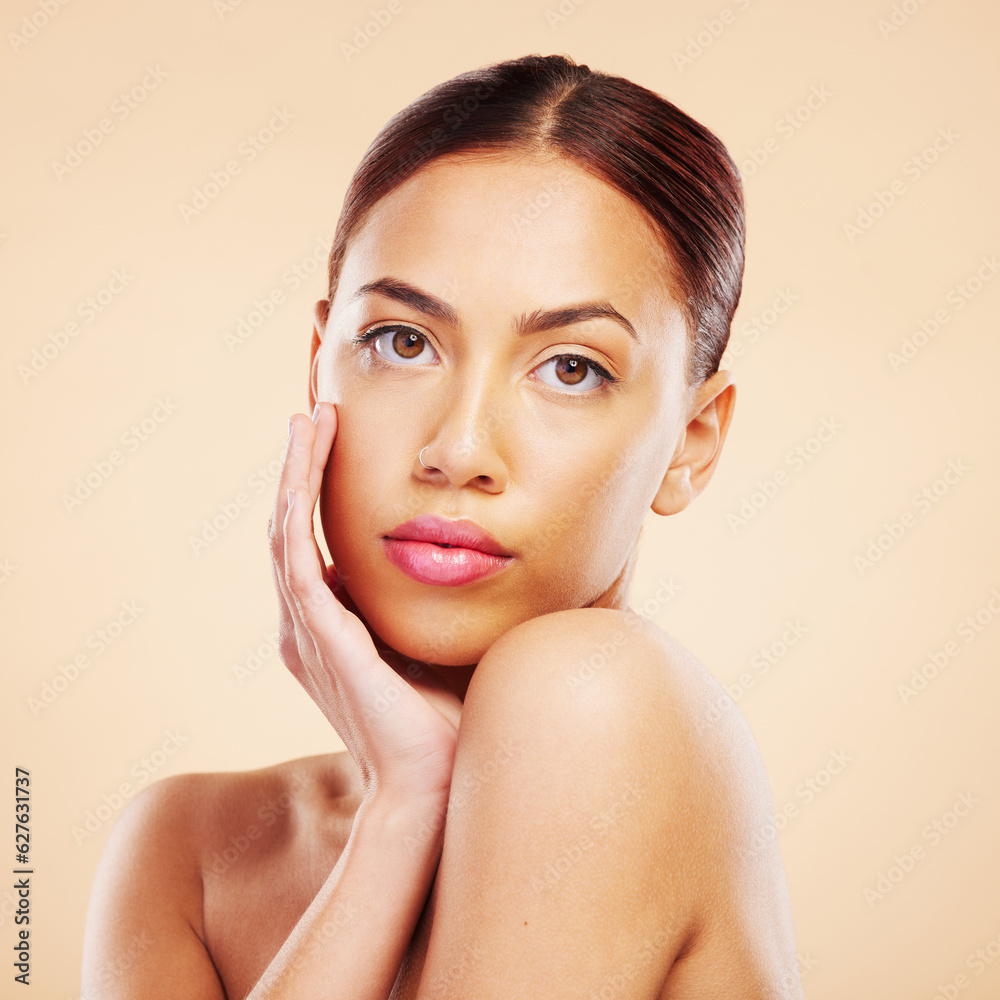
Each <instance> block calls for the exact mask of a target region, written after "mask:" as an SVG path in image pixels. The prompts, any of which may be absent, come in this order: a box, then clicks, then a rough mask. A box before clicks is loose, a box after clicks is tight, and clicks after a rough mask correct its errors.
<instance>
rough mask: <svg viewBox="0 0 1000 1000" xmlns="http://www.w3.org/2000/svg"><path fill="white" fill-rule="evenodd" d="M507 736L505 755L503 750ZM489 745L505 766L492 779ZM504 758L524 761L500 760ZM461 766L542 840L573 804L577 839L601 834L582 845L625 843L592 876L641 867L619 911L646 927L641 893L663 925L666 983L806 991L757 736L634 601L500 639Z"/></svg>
mask: <svg viewBox="0 0 1000 1000" xmlns="http://www.w3.org/2000/svg"><path fill="white" fill-rule="evenodd" d="M501 738H502V739H504V740H506V741H507V744H508V751H509V756H508V757H501V756H500V755H499V753H498V751H496V750H494V749H493V748H494V747H496V746H498V744H499V741H500V739H501ZM463 740H464V746H465V753H464V755H463ZM491 759H495V760H496V761H497V764H496V765H495V766H494V768H493V770H494V771H495V772H496V773H497V774H498V777H497V778H496V779H492V780H490V781H489V784H488V785H487V784H486V781H485V778H486V776H487V772H486V765H487V762H488V761H489V760H491ZM508 759H513V760H514V761H516V762H518V763H515V764H508V763H502V762H503V761H506V760H508ZM501 772H502V774H501ZM455 777H456V780H457V781H459V782H460V783H461V782H464V783H466V784H470V783H472V784H470V787H476V788H479V789H482V788H488V789H489V791H488V796H487V802H488V800H489V798H493V799H495V800H496V801H495V803H494V804H493V805H492V806H491V808H490V812H489V813H488V814H486V816H485V820H486V825H488V824H492V825H493V826H494V827H496V826H498V824H499V820H498V819H497V817H498V816H500V815H503V811H504V810H506V811H508V812H511V813H513V814H514V815H516V816H519V817H520V819H521V820H522V821H523V822H524V823H525V824H534V826H535V831H534V835H535V837H536V839H541V838H542V835H541V834H540V833H539V827H538V822H539V821H538V817H539V816H548V817H551V821H552V823H553V824H554V825H555V828H556V829H562V828H564V827H566V825H567V823H568V820H567V818H568V817H572V816H575V817H576V819H575V823H576V824H577V826H578V828H579V831H580V836H581V837H583V836H586V837H587V838H588V839H587V840H586V841H581V843H586V844H592V845H593V847H592V848H588V850H587V854H586V855H584V856H590V857H596V856H597V854H598V850H599V849H603V847H602V845H605V844H613V845H614V862H613V863H612V862H611V861H610V860H605V862H604V867H603V868H602V869H601V870H600V871H596V870H595V873H594V875H593V879H594V882H595V884H599V880H600V879H601V878H602V877H603V872H605V871H610V870H617V872H618V873H619V875H621V876H622V877H623V878H624V880H625V881H623V882H621V883H619V884H629V885H630V886H636V884H637V882H636V880H637V879H638V880H639V884H641V887H642V891H641V892H640V891H639V890H638V889H637V888H633V889H630V892H631V896H630V897H629V898H628V901H627V903H623V906H624V909H623V911H622V913H621V914H620V916H621V918H622V919H633V926H638V925H637V924H635V922H634V917H633V914H634V908H635V906H636V905H637V904H638V903H640V902H641V904H642V905H643V906H645V908H646V914H645V917H644V919H645V920H646V921H647V923H646V928H647V930H648V933H649V934H650V935H654V934H655V933H657V932H658V931H659V930H661V929H667V931H666V933H667V937H666V938H664V939H663V947H662V950H661V953H660V955H659V959H660V960H662V962H663V963H664V964H663V966H662V967H661V971H662V972H663V973H664V975H666V973H667V972H668V971H669V974H670V978H669V979H668V980H667V985H668V986H669V987H670V989H668V990H667V991H666V992H665V993H664V996H667V995H671V996H673V995H676V996H683V995H685V994H686V990H687V989H688V988H689V987H691V986H693V984H696V983H700V984H702V985H703V984H704V983H705V982H706V981H711V980H712V979H713V978H714V977H717V976H718V977H722V978H719V979H718V982H719V983H720V986H721V985H722V984H723V982H724V979H725V978H729V979H730V980H731V981H730V982H729V984H728V985H729V986H732V987H734V988H735V987H736V986H737V984H738V985H739V988H740V989H741V990H743V989H746V987H747V986H748V984H750V983H756V984H770V985H771V986H773V985H775V984H777V983H779V982H780V983H785V984H787V985H789V986H791V989H790V991H789V992H788V993H787V994H786V995H788V996H798V995H799V994H798V993H796V992H795V985H794V984H795V983H796V982H797V978H796V970H795V946H794V934H793V930H792V921H791V908H790V901H789V898H788V892H787V886H786V881H785V875H784V869H783V866H782V862H781V858H780V855H779V852H778V850H777V846H776V844H775V842H774V839H773V838H770V839H769V838H767V836H766V833H767V832H768V831H771V830H773V828H774V824H773V797H772V793H771V788H770V783H769V781H768V778H767V773H766V769H765V767H764V764H763V761H762V758H761V755H760V751H759V748H758V746H757V744H756V741H755V740H754V737H753V734H752V733H751V731H750V728H749V726H748V725H747V723H746V721H745V719H744V718H743V716H742V713H740V712H739V710H738V708H737V707H736V705H735V703H733V701H732V699H730V698H728V696H727V695H726V693H725V690H724V689H723V688H722V686H721V685H720V684H719V682H718V681H717V680H716V679H715V678H714V677H713V675H712V674H711V673H710V672H709V670H708V669H706V667H705V666H704V665H703V664H702V663H700V662H699V661H698V659H697V658H696V657H695V656H694V655H692V654H691V653H690V652H689V651H688V650H687V649H685V648H684V646H683V645H682V644H681V643H679V642H678V641H677V640H676V639H674V638H673V637H672V636H670V635H668V634H667V633H665V632H664V631H663V630H662V629H660V628H659V627H658V626H656V625H655V624H654V623H653V622H651V621H649V620H648V619H646V618H643V617H642V616H641V615H638V614H636V613H634V612H632V611H630V610H629V611H617V610H612V609H605V608H581V609H573V610H568V611H560V612H556V613H553V614H549V615H543V616H539V617H538V618H535V619H531V620H530V621H526V622H524V623H522V624H520V625H518V626H516V627H515V628H513V629H511V630H510V631H509V632H508V633H506V634H505V635H504V636H502V637H501V638H500V639H498V640H497V642H496V643H494V645H493V646H491V647H490V648H489V650H488V651H487V653H486V654H485V655H484V657H483V659H482V660H481V661H480V663H479V665H478V667H477V669H476V672H475V673H474V674H473V678H472V682H471V683H470V686H469V691H468V694H467V697H466V702H465V707H464V708H463V712H462V725H461V728H460V730H459V752H458V755H457V758H456V765H455ZM505 784H506V786H507V791H506V794H505V795H504V794H503V793H502V789H503V786H504V785H505ZM459 787H461V784H460V786H459ZM459 805H460V807H462V806H464V805H465V804H464V802H461V801H460V803H459ZM470 810H471V807H466V808H465V809H463V810H462V811H460V812H459V815H462V813H463V812H467V811H470ZM450 825H451V805H450V804H449V827H450ZM468 825H469V827H470V829H471V828H472V826H473V824H472V822H471V821H470V822H469V824H468ZM569 828H572V826H570V827H569ZM611 833H613V834H614V836H613V837H610V836H608V834H611ZM511 835H512V834H511ZM564 839H566V835H565V834H564V833H560V834H559V835H558V836H556V837H555V838H554V839H553V840H552V842H551V844H549V850H550V851H551V855H552V857H554V858H556V859H559V858H560V847H561V841H562V840H564ZM522 852H523V849H522ZM582 870H583V862H582V861H579V862H574V864H573V867H572V868H569V867H567V874H566V875H565V876H563V875H560V872H559V869H558V867H556V866H555V865H554V864H553V865H552V866H546V865H541V866H540V867H539V869H538V870H537V871H536V872H535V873H534V875H535V876H536V877H537V879H540V880H541V883H542V884H545V883H546V881H547V880H548V881H552V883H553V884H562V883H564V882H567V881H568V880H569V879H570V878H571V877H576V873H577V872H580V871H582ZM591 887H592V886H591ZM610 890H611V887H610V886H609V891H610ZM585 896H586V894H585V893H583V894H582V896H581V898H584V897H585ZM564 916H565V914H564V915H563V917H564ZM583 932H584V931H583V929H581V933H583ZM651 939H653V938H651ZM623 947H624V945H623ZM685 976H687V977H688V979H687V981H686V982H685V981H684V979H685ZM675 990H676V991H675ZM737 991H738V990H737ZM722 992H725V989H722ZM746 995H748V996H749V995H754V996H756V995H758V994H757V993H754V992H752V991H751V992H749V993H747V994H746ZM760 995H763V993H761V994H760Z"/></svg>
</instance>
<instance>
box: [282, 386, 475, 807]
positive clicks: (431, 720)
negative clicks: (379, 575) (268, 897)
mask: <svg viewBox="0 0 1000 1000" xmlns="http://www.w3.org/2000/svg"><path fill="white" fill-rule="evenodd" d="M337 422H338V414H337V409H336V407H335V406H334V405H333V404H332V403H318V404H317V405H316V409H315V411H314V412H313V419H312V420H309V419H308V418H306V417H304V416H303V415H301V414H296V415H295V416H294V417H292V418H291V420H290V421H289V437H288V446H287V448H286V450H285V459H284V464H283V466H282V471H281V478H280V480H279V482H278V493H277V496H276V497H275V504H274V511H273V513H272V515H271V520H270V522H269V524H268V538H269V542H270V548H271V565H272V569H273V571H274V580H275V586H276V587H277V591H278V598H279V605H280V614H281V620H280V626H279V652H280V655H281V659H282V660H283V661H284V664H285V666H286V667H288V669H289V670H290V671H291V672H292V674H293V676H294V677H295V678H296V679H297V680H298V681H299V683H300V684H301V685H302V686H303V687H304V688H305V689H306V691H307V692H308V694H309V696H310V697H311V698H312V699H313V701H314V702H316V704H317V705H318V706H319V708H320V710H321V711H322V712H323V714H324V715H325V716H326V718H327V719H328V720H329V722H330V724H331V725H332V726H333V728H334V729H335V730H336V731H337V734H338V735H339V736H340V738H341V740H343V742H344V746H345V747H347V750H348V752H349V753H350V754H351V756H352V757H353V758H354V761H355V763H356V764H357V765H358V768H359V769H360V771H361V776H362V781H363V783H364V787H365V791H366V794H374V793H375V792H380V793H381V792H385V791H388V792H389V793H390V794H393V793H400V794H407V795H411V794H414V793H416V794H434V793H440V794H442V795H443V796H447V792H448V788H449V787H450V784H451V772H452V767H453V764H454V758H455V744H456V740H457V736H458V723H459V717H460V715H461V707H462V703H461V701H460V699H459V698H458V697H457V695H455V694H454V692H452V691H451V690H450V689H448V688H447V686H446V685H445V684H444V682H443V681H440V679H439V678H438V677H437V675H433V674H432V673H431V671H429V670H426V669H424V670H422V671H421V672H420V674H419V676H420V680H419V682H418V684H419V687H420V690H419V691H418V690H417V688H416V687H415V686H414V685H412V684H410V683H409V682H407V681H406V680H405V679H403V678H402V677H401V676H400V675H399V673H398V672H397V671H398V670H399V669H400V668H401V667H402V657H400V656H399V654H398V653H396V652H395V651H394V650H391V649H387V648H385V647H384V646H383V654H384V655H385V656H386V659H383V658H382V656H380V655H379V652H378V650H377V649H376V646H375V643H374V642H373V640H372V635H371V633H370V630H369V627H368V625H367V623H366V622H365V621H364V619H363V618H362V616H361V615H360V612H358V609H357V607H356V606H355V605H354V602H353V601H352V600H351V599H350V596H349V595H348V594H347V593H346V591H345V590H344V587H343V584H342V582H341V581H340V579H339V578H338V577H337V575H336V570H335V569H334V567H333V566H331V567H329V569H328V568H326V567H325V565H324V560H323V557H322V553H321V552H320V549H319V545H318V544H317V542H316V537H315V535H314V534H313V510H314V509H315V506H316V501H317V499H318V497H319V493H320V488H321V485H322V482H323V471H324V469H325V467H326V463H327V459H328V457H329V454H330V451H331V448H332V446H333V442H334V439H335V438H336V434H337ZM386 660H388V661H389V662H386ZM390 663H392V664H393V666H390ZM394 666H395V668H396V669H393V667H394Z"/></svg>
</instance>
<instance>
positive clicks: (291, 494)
mask: <svg viewBox="0 0 1000 1000" xmlns="http://www.w3.org/2000/svg"><path fill="white" fill-rule="evenodd" d="M287 493H288V509H289V510H291V509H292V504H293V503H295V490H288V491H287Z"/></svg>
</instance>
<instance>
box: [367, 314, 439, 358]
mask: <svg viewBox="0 0 1000 1000" xmlns="http://www.w3.org/2000/svg"><path fill="white" fill-rule="evenodd" d="M369 341H371V342H372V346H373V347H374V348H375V353H376V354H377V355H378V356H379V357H380V358H381V359H382V360H384V361H387V362H389V363H390V364H396V365H411V364H413V365H417V364H427V363H429V362H430V361H432V360H433V359H434V358H435V357H436V356H437V355H436V352H435V351H434V348H433V347H431V345H430V341H429V340H428V339H427V338H426V337H425V336H424V335H423V334H422V333H421V332H420V331H419V330H414V329H413V327H411V326H401V325H400V324H398V323H392V324H388V325H384V326H376V327H374V328H373V329H371V330H367V331H366V332H365V333H362V334H361V335H360V336H359V337H356V338H355V340H354V342H355V343H356V344H367V343H368V342H369ZM428 352H430V354H429V356H428Z"/></svg>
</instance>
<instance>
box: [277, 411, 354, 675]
mask: <svg viewBox="0 0 1000 1000" xmlns="http://www.w3.org/2000/svg"><path fill="white" fill-rule="evenodd" d="M314 417H315V420H316V423H314V422H313V421H312V420H304V419H303V418H302V415H301V414H295V415H293V416H292V417H291V418H290V419H289V421H288V427H289V433H288V443H287V445H286V447H285V456H284V459H283V461H282V468H281V474H280V476H279V480H278V488H277V491H276V495H275V499H274V508H273V510H272V512H271V519H270V521H269V523H268V540H269V545H270V550H271V566H272V571H273V575H274V582H275V588H276V590H277V592H278V597H279V612H280V617H281V621H280V625H279V633H280V636H281V638H282V641H283V646H284V647H285V649H286V650H287V652H288V654H289V655H288V656H285V655H284V654H283V656H282V658H283V659H284V660H286V663H288V665H289V666H291V665H292V664H291V663H290V662H288V661H289V660H290V659H294V656H295V649H294V647H295V646H296V645H297V643H298V640H299V639H306V637H305V636H302V635H300V634H299V633H300V632H301V626H300V625H297V624H296V621H295V619H296V617H297V607H296V602H295V599H294V598H293V595H292V594H291V592H290V588H289V584H288V564H287V535H286V521H287V519H288V513H289V503H288V497H289V490H292V491H294V494H293V495H295V496H297V497H298V499H299V501H300V510H301V509H302V508H305V509H306V510H307V511H308V514H309V518H308V523H307V524H306V526H305V529H306V532H305V533H306V536H307V538H308V541H309V545H310V551H311V559H312V563H313V565H314V567H315V574H314V578H315V575H318V578H319V579H320V580H321V581H322V584H323V585H324V586H328V584H329V575H328V573H327V569H326V563H325V560H324V558H323V555H322V553H321V552H320V549H319V544H318V543H317V541H316V537H315V534H314V532H313V529H312V518H311V513H312V510H313V508H314V507H315V503H316V499H317V498H318V496H319V493H320V490H321V487H322V481H323V472H324V469H325V467H326V462H327V458H328V456H329V451H330V447H331V445H332V442H333V439H334V436H335V434H336V426H337V414H336V407H334V406H333V405H332V404H330V403H326V404H318V405H317V407H316V410H315V411H314ZM317 424H318V427H317ZM317 431H318V432H317ZM303 571H304V570H303V568H302V566H301V565H300V566H299V573H300V574H301V573H302V572H303ZM306 641H307V642H308V639H306ZM310 645H311V643H310Z"/></svg>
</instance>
